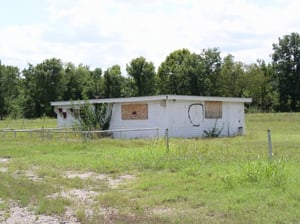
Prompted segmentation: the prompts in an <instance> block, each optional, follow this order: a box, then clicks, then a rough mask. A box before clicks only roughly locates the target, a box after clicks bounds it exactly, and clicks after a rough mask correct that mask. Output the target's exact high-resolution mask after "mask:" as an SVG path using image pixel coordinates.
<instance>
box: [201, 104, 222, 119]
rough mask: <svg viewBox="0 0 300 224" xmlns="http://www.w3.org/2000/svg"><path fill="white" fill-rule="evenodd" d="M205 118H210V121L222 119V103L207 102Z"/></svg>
mask: <svg viewBox="0 0 300 224" xmlns="http://www.w3.org/2000/svg"><path fill="white" fill-rule="evenodd" d="M205 118H208V119H218V118H222V102H219V101H206V102H205Z"/></svg>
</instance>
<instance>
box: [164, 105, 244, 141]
mask: <svg viewBox="0 0 300 224" xmlns="http://www.w3.org/2000/svg"><path fill="white" fill-rule="evenodd" d="M211 104H212V105H213V104H214V102H212V103H210V102H209V103H208V102H205V101H203V102H195V101H190V102H189V101H178V100H177V101H169V103H168V106H169V107H168V110H169V111H168V114H169V119H168V123H169V125H168V126H169V133H170V136H172V137H203V136H205V131H207V132H209V131H211V130H212V129H213V128H216V131H217V132H218V131H221V133H220V136H235V135H239V134H244V132H245V121H244V104H243V103H228V102H217V103H216V106H215V108H212V109H211V108H209V107H211ZM218 106H219V107H218ZM209 110H216V111H209ZM209 112H211V114H212V115H213V116H211V114H210V113H209Z"/></svg>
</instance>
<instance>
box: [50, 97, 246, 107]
mask: <svg viewBox="0 0 300 224" xmlns="http://www.w3.org/2000/svg"><path fill="white" fill-rule="evenodd" d="M160 100H173V101H175V100H181V101H220V102H235V103H251V102H252V98H237V97H218V96H187V95H157V96H140V97H124V98H104V99H91V100H75V101H56V102H51V106H56V107H58V106H75V105H84V104H87V103H88V104H100V103H132V102H145V101H147V102H149V101H160Z"/></svg>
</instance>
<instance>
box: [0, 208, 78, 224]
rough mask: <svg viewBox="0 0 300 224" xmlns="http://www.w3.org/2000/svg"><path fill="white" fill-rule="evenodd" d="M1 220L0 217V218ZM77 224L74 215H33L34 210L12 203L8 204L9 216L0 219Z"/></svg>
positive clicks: (7, 222) (24, 223)
mask: <svg viewBox="0 0 300 224" xmlns="http://www.w3.org/2000/svg"><path fill="white" fill-rule="evenodd" d="M0 220H1V219H0ZM28 223H32V224H45V223H47V224H61V223H65V224H78V223H79V222H78V220H77V219H76V218H75V217H67V216H66V217H63V218H62V217H58V216H48V215H35V214H34V212H32V211H30V210H29V209H28V208H26V207H25V208H22V207H19V206H17V205H15V204H14V203H13V204H11V206H10V217H8V218H7V219H6V220H2V224H28Z"/></svg>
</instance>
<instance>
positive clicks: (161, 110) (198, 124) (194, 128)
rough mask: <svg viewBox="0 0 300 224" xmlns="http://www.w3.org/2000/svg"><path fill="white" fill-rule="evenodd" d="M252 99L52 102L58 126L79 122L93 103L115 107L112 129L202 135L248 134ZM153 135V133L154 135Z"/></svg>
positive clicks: (129, 135) (129, 134) (174, 97)
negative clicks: (82, 111)
mask: <svg viewBox="0 0 300 224" xmlns="http://www.w3.org/2000/svg"><path fill="white" fill-rule="evenodd" d="M250 102H251V99H250V98H228V97H203V96H182V95H160V96H146V97H129V98H114V99H97V100H89V101H73V102H71V101H64V102H52V103H51V105H52V106H54V111H55V112H56V113H57V122H58V127H70V126H73V125H74V124H76V123H77V124H78V119H80V108H81V107H82V106H83V105H84V104H86V103H89V104H91V105H95V104H101V103H102V104H103V103H105V104H107V105H110V106H111V109H112V110H111V120H110V125H109V130H116V129H144V128H150V129H151V128H158V129H159V130H160V131H159V132H158V133H156V134H159V135H164V131H163V130H165V129H168V130H169V136H171V137H202V136H203V135H205V133H207V132H211V131H212V130H213V129H214V130H215V131H216V132H219V134H220V136H235V135H242V134H244V133H245V115H244V103H250ZM149 133H150V132H147V131H134V132H133V131H128V132H114V134H113V136H114V137H115V138H120V137H122V138H135V137H137V138H138V137H151V136H150V134H149ZM151 135H152V134H151Z"/></svg>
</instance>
